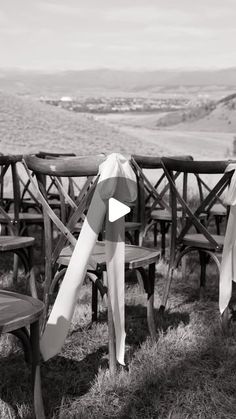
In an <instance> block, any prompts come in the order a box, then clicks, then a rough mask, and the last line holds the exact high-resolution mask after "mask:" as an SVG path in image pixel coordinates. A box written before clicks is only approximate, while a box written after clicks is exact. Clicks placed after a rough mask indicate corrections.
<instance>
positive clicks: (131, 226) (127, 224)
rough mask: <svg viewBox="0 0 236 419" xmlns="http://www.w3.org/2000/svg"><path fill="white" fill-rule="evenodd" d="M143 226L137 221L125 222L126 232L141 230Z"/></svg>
mask: <svg viewBox="0 0 236 419" xmlns="http://www.w3.org/2000/svg"><path fill="white" fill-rule="evenodd" d="M141 226H142V224H141V223H138V222H135V221H125V230H129V231H131V230H139V229H140V228H141Z"/></svg>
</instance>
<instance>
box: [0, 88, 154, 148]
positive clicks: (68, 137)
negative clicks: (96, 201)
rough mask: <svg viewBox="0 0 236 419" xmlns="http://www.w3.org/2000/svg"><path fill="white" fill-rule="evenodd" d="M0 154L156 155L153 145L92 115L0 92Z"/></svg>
mask: <svg viewBox="0 0 236 419" xmlns="http://www.w3.org/2000/svg"><path fill="white" fill-rule="evenodd" d="M0 145H1V147H0V152H3V153H28V152H36V151H38V150H40V149H41V150H47V151H65V152H69V151H73V152H75V153H77V154H90V153H99V152H107V153H109V152H114V151H116V152H122V153H127V154H129V153H135V152H137V150H139V152H142V151H143V152H145V153H153V152H154V153H157V154H158V153H159V151H160V150H159V148H158V147H157V146H156V144H145V149H144V145H143V142H142V141H141V140H137V139H136V138H134V137H133V136H131V135H130V136H129V135H127V134H126V133H122V132H120V131H119V129H118V128H116V127H112V126H109V125H108V124H105V123H103V122H100V121H96V120H95V119H94V118H93V117H92V116H89V115H85V114H78V113H73V112H68V111H66V110H63V109H59V108H55V107H53V106H49V105H45V104H42V103H39V102H37V101H36V100H32V99H28V98H27V99H26V98H21V97H17V96H13V95H9V94H5V93H1V92H0Z"/></svg>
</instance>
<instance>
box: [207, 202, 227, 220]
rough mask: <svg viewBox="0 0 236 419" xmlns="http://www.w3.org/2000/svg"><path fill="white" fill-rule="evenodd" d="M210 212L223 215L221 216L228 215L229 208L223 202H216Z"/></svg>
mask: <svg viewBox="0 0 236 419" xmlns="http://www.w3.org/2000/svg"><path fill="white" fill-rule="evenodd" d="M210 213H211V214H212V215H221V216H224V217H225V216H226V215H227V210H226V208H225V207H224V205H222V204H215V205H213V206H212V207H211V210H210Z"/></svg>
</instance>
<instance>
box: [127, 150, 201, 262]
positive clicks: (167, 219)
mask: <svg viewBox="0 0 236 419" xmlns="http://www.w3.org/2000/svg"><path fill="white" fill-rule="evenodd" d="M178 158H180V159H183V160H192V159H193V158H192V157H191V156H179V157H178ZM131 162H132V166H133V168H134V170H135V172H136V175H137V179H138V184H139V189H140V199H141V201H142V202H141V204H140V207H141V212H142V216H141V219H142V241H143V240H144V238H145V236H146V235H147V233H148V231H149V230H150V229H152V228H153V235H154V246H155V247H156V246H157V233H158V225H159V232H160V234H161V256H162V257H165V254H166V234H167V233H168V231H169V227H170V225H171V221H172V216H171V207H170V197H169V183H168V181H167V178H166V175H165V173H164V171H163V167H162V163H161V157H158V156H143V155H132V157H131ZM144 171H145V172H144ZM148 171H155V176H153V174H152V177H155V182H152V181H151V180H150V179H149V177H148V175H147V172H148ZM178 176H179V173H178V172H177V173H175V179H177V178H178ZM142 241H141V243H142Z"/></svg>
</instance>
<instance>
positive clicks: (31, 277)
mask: <svg viewBox="0 0 236 419" xmlns="http://www.w3.org/2000/svg"><path fill="white" fill-rule="evenodd" d="M29 286H30V293H31V295H32V297H34V298H38V293H37V287H36V279H35V271H34V262H33V248H32V247H29Z"/></svg>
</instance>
